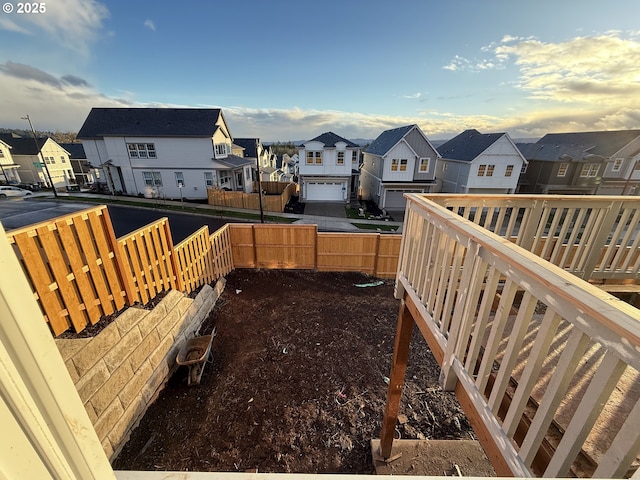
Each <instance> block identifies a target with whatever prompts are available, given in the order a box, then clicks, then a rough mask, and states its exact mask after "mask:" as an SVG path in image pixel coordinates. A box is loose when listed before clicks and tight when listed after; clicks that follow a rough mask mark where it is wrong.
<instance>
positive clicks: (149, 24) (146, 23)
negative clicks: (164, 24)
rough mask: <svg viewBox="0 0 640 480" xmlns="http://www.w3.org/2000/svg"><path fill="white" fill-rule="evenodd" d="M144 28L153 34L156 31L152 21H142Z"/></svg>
mask: <svg viewBox="0 0 640 480" xmlns="http://www.w3.org/2000/svg"><path fill="white" fill-rule="evenodd" d="M144 26H145V27H147V28H148V29H149V30H153V31H154V32H155V31H156V24H155V23H153V20H150V19H146V20H145V21H144Z"/></svg>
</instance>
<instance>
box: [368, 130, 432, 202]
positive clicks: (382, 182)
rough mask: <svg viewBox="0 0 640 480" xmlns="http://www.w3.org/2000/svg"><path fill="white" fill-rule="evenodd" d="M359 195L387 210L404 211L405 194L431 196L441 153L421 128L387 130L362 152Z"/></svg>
mask: <svg viewBox="0 0 640 480" xmlns="http://www.w3.org/2000/svg"><path fill="white" fill-rule="evenodd" d="M363 154H364V159H363V163H362V168H361V171H360V196H361V198H362V199H363V200H372V201H374V202H375V203H376V204H377V205H378V206H379V207H380V208H382V209H385V210H388V211H399V210H404V209H405V205H406V200H405V198H404V194H405V193H432V192H433V191H434V187H435V184H436V181H435V174H436V164H437V159H438V157H439V155H438V151H437V150H436V149H435V148H434V147H433V145H431V142H429V139H428V138H427V136H426V135H425V134H424V133H423V132H422V130H421V129H420V127H418V125H406V126H404V127H399V128H394V129H391V130H385V131H384V132H382V133H381V134H380V135H379V136H378V138H376V139H375V140H374V141H373V142H372V143H371V145H369V146H368V147H367V148H365V150H364V151H363Z"/></svg>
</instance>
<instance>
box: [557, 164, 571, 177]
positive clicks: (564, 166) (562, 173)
mask: <svg viewBox="0 0 640 480" xmlns="http://www.w3.org/2000/svg"><path fill="white" fill-rule="evenodd" d="M567 170H569V164H568V163H566V162H564V163H561V164H560V166H559V167H558V176H559V177H564V176H566V175H567Z"/></svg>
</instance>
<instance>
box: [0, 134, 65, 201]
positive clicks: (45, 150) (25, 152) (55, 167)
mask: <svg viewBox="0 0 640 480" xmlns="http://www.w3.org/2000/svg"><path fill="white" fill-rule="evenodd" d="M0 140H2V142H3V143H5V144H7V145H8V146H9V147H11V157H12V158H13V162H14V163H15V164H16V165H18V166H19V169H18V175H19V177H20V181H21V182H22V183H39V184H41V185H45V186H47V187H51V182H53V185H54V186H55V188H56V189H59V190H60V189H65V188H66V187H68V186H71V185H75V184H76V177H75V174H74V173H73V167H72V165H71V161H70V160H69V152H67V151H66V150H65V149H64V148H62V147H61V146H60V145H58V143H56V141H55V140H53V139H52V138H49V137H39V138H38V140H37V142H38V143H37V148H36V142H35V141H34V139H33V138H32V137H21V136H19V135H15V134H4V135H2V136H1V137H0ZM43 162H44V163H43ZM45 164H46V169H45ZM47 169H48V170H49V175H50V176H51V181H50V179H49V178H48V175H47V171H46V170H47Z"/></svg>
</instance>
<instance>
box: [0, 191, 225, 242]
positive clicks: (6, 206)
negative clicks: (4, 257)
mask: <svg viewBox="0 0 640 480" xmlns="http://www.w3.org/2000/svg"><path fill="white" fill-rule="evenodd" d="M91 207H92V205H91V204H88V203H76V202H66V201H56V200H35V199H34V200H29V199H26V200H23V199H21V198H17V199H13V198H9V199H2V200H1V201H0V223H2V225H3V227H4V229H5V230H13V229H15V228H20V227H24V226H27V225H31V224H34V223H39V222H43V221H45V220H50V219H52V218H55V217H59V216H62V215H68V214H69V213H73V212H75V211H78V210H83V209H85V208H91ZM108 209H109V215H110V216H111V221H112V223H113V229H114V231H115V234H116V237H120V236H122V235H125V234H127V233H129V232H132V231H134V230H137V229H138V228H140V227H143V226H145V225H147V224H149V223H151V222H154V221H155V220H157V219H159V218H162V217H167V218H168V219H169V227H170V228H171V236H172V239H173V243H174V244H176V243H179V242H181V241H182V240H184V239H185V238H186V237H188V236H189V235H191V234H192V233H193V232H195V231H196V230H198V229H199V228H200V227H202V226H203V225H209V232H215V231H216V230H217V229H218V228H220V227H222V226H223V225H224V224H225V223H230V222H237V220H228V219H224V218H214V217H211V216H208V215H192V214H187V213H185V214H181V213H174V212H167V211H164V210H157V209H151V208H137V207H126V206H120V205H118V206H114V205H109V206H108Z"/></svg>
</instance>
